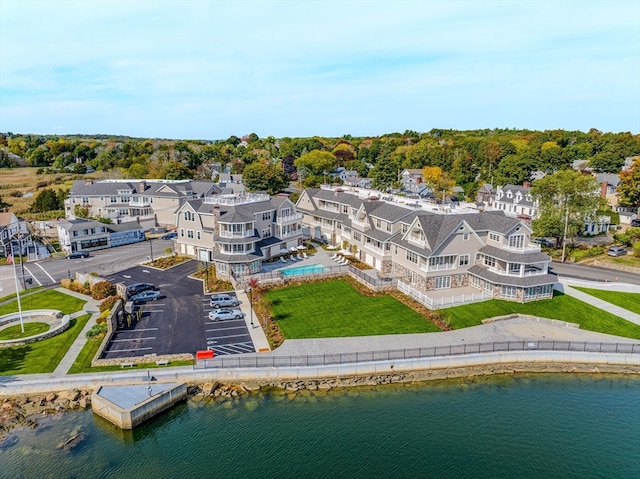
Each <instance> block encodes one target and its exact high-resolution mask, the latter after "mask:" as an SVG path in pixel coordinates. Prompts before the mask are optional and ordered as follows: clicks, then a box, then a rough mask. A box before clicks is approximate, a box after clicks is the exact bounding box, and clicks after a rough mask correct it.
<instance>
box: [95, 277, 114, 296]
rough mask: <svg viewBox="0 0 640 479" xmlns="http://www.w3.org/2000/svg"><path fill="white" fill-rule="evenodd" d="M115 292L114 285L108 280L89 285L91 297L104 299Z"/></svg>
mask: <svg viewBox="0 0 640 479" xmlns="http://www.w3.org/2000/svg"><path fill="white" fill-rule="evenodd" d="M114 294H116V287H115V286H114V285H113V284H111V283H110V282H109V281H100V282H99V283H96V284H94V285H93V286H92V287H91V297H92V298H93V299H105V298H108V297H109V296H113V295H114Z"/></svg>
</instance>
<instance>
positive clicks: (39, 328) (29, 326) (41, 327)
mask: <svg viewBox="0 0 640 479" xmlns="http://www.w3.org/2000/svg"><path fill="white" fill-rule="evenodd" d="M47 331H49V325H48V324H47V323H24V333H23V332H22V326H21V325H19V324H14V325H13V326H9V327H8V328H4V329H3V330H1V331H0V341H11V340H12V339H20V338H28V337H29V336H35V335H36V334H40V333H45V332H47Z"/></svg>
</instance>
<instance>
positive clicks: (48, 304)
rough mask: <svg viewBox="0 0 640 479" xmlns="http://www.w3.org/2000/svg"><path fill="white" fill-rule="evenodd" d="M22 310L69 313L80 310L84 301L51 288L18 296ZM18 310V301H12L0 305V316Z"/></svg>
mask: <svg viewBox="0 0 640 479" xmlns="http://www.w3.org/2000/svg"><path fill="white" fill-rule="evenodd" d="M20 303H21V305H22V311H27V310H29V309H58V310H60V311H62V313H63V314H71V313H75V312H76V311H80V310H81V309H82V307H83V306H84V304H85V303H86V301H84V300H82V299H78V298H76V297H74V296H70V295H68V294H64V293H60V292H59V291H54V290H52V289H50V290H47V291H41V292H39V293H36V294H31V295H28V296H24V297H22V296H21V297H20ZM17 311H18V302H17V301H12V302H11V303H7V304H5V305H4V306H0V316H2V315H4V314H9V313H16V312H17Z"/></svg>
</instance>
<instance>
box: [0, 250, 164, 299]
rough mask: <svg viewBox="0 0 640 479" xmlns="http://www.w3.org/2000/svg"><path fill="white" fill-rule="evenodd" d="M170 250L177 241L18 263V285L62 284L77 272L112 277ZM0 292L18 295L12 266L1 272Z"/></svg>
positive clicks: (4, 267)
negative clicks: (61, 281)
mask: <svg viewBox="0 0 640 479" xmlns="http://www.w3.org/2000/svg"><path fill="white" fill-rule="evenodd" d="M150 243H151V244H150ZM166 248H171V251H173V241H167V240H161V239H154V240H153V241H151V242H149V241H143V242H140V243H135V244H131V245H126V246H120V247H117V248H109V249H103V250H99V251H92V252H91V256H89V257H88V258H78V259H66V258H56V259H45V260H41V261H33V262H26V263H23V264H22V265H21V264H20V263H18V264H16V273H17V276H18V283H19V285H20V287H21V288H22V285H23V284H24V285H25V286H26V289H29V288H31V287H35V286H50V285H54V284H57V283H59V282H60V280H61V279H63V278H70V277H75V273H76V271H79V272H81V273H96V274H98V275H100V276H108V275H110V274H112V273H115V272H117V271H122V270H125V269H127V268H130V267H131V266H133V265H135V264H138V263H141V262H143V261H145V260H147V258H148V257H150V256H151V255H153V257H154V258H156V257H159V256H162V255H164V254H165V252H164V250H165V249H166ZM23 274H24V283H23ZM29 280H31V283H29ZM0 288H2V290H0V296H6V295H8V294H11V293H14V292H15V281H14V277H13V267H12V266H9V265H7V266H3V267H1V268H0Z"/></svg>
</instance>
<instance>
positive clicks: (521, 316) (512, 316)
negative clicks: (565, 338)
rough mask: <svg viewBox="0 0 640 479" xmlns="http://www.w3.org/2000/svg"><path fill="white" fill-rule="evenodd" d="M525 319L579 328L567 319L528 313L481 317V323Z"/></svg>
mask: <svg viewBox="0 0 640 479" xmlns="http://www.w3.org/2000/svg"><path fill="white" fill-rule="evenodd" d="M518 318H519V319H525V320H527V321H534V322H536V323H547V324H550V325H552V326H560V327H564V328H576V329H578V328H580V325H579V324H577V323H569V322H567V321H560V320H559V319H549V318H541V317H539V316H531V315H530V314H519V313H516V314H507V315H505V316H496V317H494V318H488V319H483V320H482V324H488V323H495V322H496V321H504V320H507V319H518Z"/></svg>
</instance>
